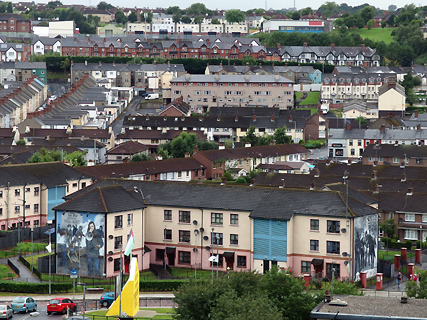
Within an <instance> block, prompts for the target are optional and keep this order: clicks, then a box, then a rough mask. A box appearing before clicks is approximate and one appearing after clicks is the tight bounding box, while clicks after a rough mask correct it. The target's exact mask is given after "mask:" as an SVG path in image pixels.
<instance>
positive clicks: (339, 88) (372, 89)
mask: <svg viewBox="0 0 427 320" xmlns="http://www.w3.org/2000/svg"><path fill="white" fill-rule="evenodd" d="M379 87H380V85H378V86H375V87H367V88H368V91H378V88H379ZM329 88H331V91H335V87H325V86H324V87H322V91H329ZM359 88H360V91H365V90H363V89H365V88H366V87H355V91H359ZM351 89H353V88H352V87H347V91H348V92H347V93H351V92H350V90H351ZM337 91H338V92H344V91H345V88H343V87H338V88H337ZM375 93H376V92H375ZM362 94H365V93H363V92H362Z"/></svg>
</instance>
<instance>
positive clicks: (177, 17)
mask: <svg viewBox="0 0 427 320" xmlns="http://www.w3.org/2000/svg"><path fill="white" fill-rule="evenodd" d="M181 19H182V14H181V12H180V11H178V12H176V13H174V14H173V16H172V21H173V23H180V22H181Z"/></svg>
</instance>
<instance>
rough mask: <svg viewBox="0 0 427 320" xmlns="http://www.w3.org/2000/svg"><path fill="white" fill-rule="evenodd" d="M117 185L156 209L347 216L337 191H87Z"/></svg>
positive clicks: (166, 186)
mask: <svg viewBox="0 0 427 320" xmlns="http://www.w3.org/2000/svg"><path fill="white" fill-rule="evenodd" d="M116 183H118V184H120V185H122V186H123V187H124V188H126V189H128V190H132V189H134V188H135V187H136V188H138V189H141V191H142V193H143V195H144V199H145V203H146V204H147V205H153V206H174V207H183V208H188V207H191V208H194V207H196V208H209V209H220V210H235V211H249V212H251V214H250V216H251V218H261V219H280V220H289V219H290V218H291V217H292V215H294V214H307V215H321V216H325V215H326V216H336V217H344V216H345V215H346V207H345V202H344V200H343V197H342V196H341V195H340V193H339V192H335V191H331V192H327V191H303V190H289V189H279V188H266V187H247V186H220V185H218V184H215V185H213V184H211V185H206V184H196V183H180V182H147V181H136V180H103V181H101V182H99V183H96V184H94V185H91V186H89V187H87V188H86V189H88V190H92V189H95V188H97V187H101V186H105V185H112V184H116ZM82 192H83V191H79V192H76V193H74V194H73V195H72V196H79V195H80V194H82ZM70 197H71V196H68V198H70ZM267 204H268V205H267ZM349 207H350V214H355V215H356V216H357V215H369V214H375V213H377V210H375V209H373V208H372V207H370V206H367V205H365V204H363V203H361V202H359V201H356V200H354V199H350V200H349Z"/></svg>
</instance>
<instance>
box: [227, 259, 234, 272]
mask: <svg viewBox="0 0 427 320" xmlns="http://www.w3.org/2000/svg"><path fill="white" fill-rule="evenodd" d="M225 263H226V264H227V270H233V266H234V259H233V258H225Z"/></svg>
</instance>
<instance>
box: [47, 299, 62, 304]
mask: <svg viewBox="0 0 427 320" xmlns="http://www.w3.org/2000/svg"><path fill="white" fill-rule="evenodd" d="M49 303H50V304H57V303H60V301H59V300H57V299H55V300H50V302H49Z"/></svg>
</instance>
